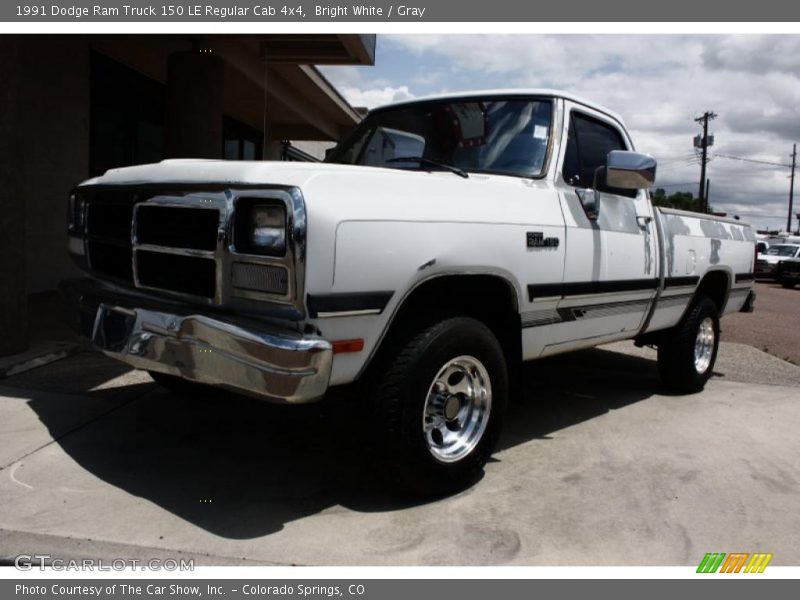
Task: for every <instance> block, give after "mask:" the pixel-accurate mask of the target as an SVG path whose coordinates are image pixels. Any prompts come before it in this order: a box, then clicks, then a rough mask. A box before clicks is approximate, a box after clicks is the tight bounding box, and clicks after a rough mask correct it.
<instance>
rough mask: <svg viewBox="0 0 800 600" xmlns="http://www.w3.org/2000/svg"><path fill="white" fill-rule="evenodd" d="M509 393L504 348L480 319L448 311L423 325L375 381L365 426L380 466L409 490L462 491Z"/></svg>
mask: <svg viewBox="0 0 800 600" xmlns="http://www.w3.org/2000/svg"><path fill="white" fill-rule="evenodd" d="M507 396H508V375H507V370H506V364H505V358H504V355H503V350H502V348H501V347H500V344H499V342H498V341H497V338H496V337H495V335H494V334H493V333H492V331H491V330H490V329H489V328H488V327H486V325H484V324H483V323H481V322H480V321H477V320H475V319H472V318H467V317H454V318H449V319H445V320H443V321H441V322H439V323H436V324H435V325H432V326H430V327H427V328H425V329H424V330H422V331H420V332H419V333H418V334H417V335H416V336H414V337H413V339H411V340H410V341H409V342H408V343H407V344H406V345H405V346H404V347H403V349H402V350H401V351H400V353H399V354H398V355H397V357H396V358H395V359H394V361H393V362H392V364H391V365H390V366H389V368H388V369H387V371H386V373H385V374H384V376H383V378H382V380H381V381H380V383H379V384H378V386H377V391H376V394H375V397H374V399H373V402H374V412H373V425H372V428H371V429H372V431H373V433H374V434H375V435H374V438H375V442H376V443H377V446H378V450H379V456H380V460H381V463H380V468H381V470H382V471H384V473H385V474H386V475H388V476H389V478H390V479H391V480H392V481H393V482H395V483H397V484H400V485H401V486H402V487H404V488H406V489H408V490H410V491H413V492H415V493H421V494H426V495H427V494H445V493H450V492H453V491H457V490H460V489H463V488H464V487H466V486H467V485H469V484H470V483H472V482H474V481H475V480H476V479H477V478H478V477H479V476H480V473H481V471H482V469H483V466H484V465H485V464H486V461H487V460H488V459H489V456H490V455H491V453H492V450H493V449H494V446H495V443H496V442H497V438H498V436H499V433H500V429H501V426H502V422H503V416H504V413H505V407H506V401H507Z"/></svg>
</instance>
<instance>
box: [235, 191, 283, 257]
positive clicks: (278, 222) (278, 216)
mask: <svg viewBox="0 0 800 600" xmlns="http://www.w3.org/2000/svg"><path fill="white" fill-rule="evenodd" d="M234 246H235V247H236V251H237V252H243V253H245V254H263V255H268V256H283V255H284V254H285V253H286V209H285V207H284V206H283V204H266V203H260V202H241V201H240V202H238V203H237V207H236V230H235V232H234Z"/></svg>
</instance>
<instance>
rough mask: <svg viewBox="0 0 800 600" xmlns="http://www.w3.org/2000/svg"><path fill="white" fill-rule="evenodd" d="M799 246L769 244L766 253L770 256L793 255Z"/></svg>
mask: <svg viewBox="0 0 800 600" xmlns="http://www.w3.org/2000/svg"><path fill="white" fill-rule="evenodd" d="M799 247H800V246H770V248H769V250H767V254H769V255H770V256H794V255H795V253H796V252H797V249H798V248H799Z"/></svg>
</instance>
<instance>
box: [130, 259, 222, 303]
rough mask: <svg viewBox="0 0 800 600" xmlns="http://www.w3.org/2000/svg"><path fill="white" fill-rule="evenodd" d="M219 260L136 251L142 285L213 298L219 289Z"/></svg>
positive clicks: (137, 267)
mask: <svg viewBox="0 0 800 600" xmlns="http://www.w3.org/2000/svg"><path fill="white" fill-rule="evenodd" d="M216 273H217V265H216V262H215V261H214V260H213V259H211V258H200V257H197V256H180V255H177V254H164V253H163V252H150V251H148V250H137V251H136V275H137V278H138V281H139V285H141V286H145V287H151V288H158V289H162V290H169V291H173V292H179V293H182V294H191V295H193V296H203V297H205V298H213V297H214V291H215V290H216V287H217V286H216Z"/></svg>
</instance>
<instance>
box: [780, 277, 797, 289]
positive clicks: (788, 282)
mask: <svg viewBox="0 0 800 600" xmlns="http://www.w3.org/2000/svg"><path fill="white" fill-rule="evenodd" d="M794 286H795V282H794V281H792V280H791V279H781V287H784V288H786V289H787V290H792V289H794Z"/></svg>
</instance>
